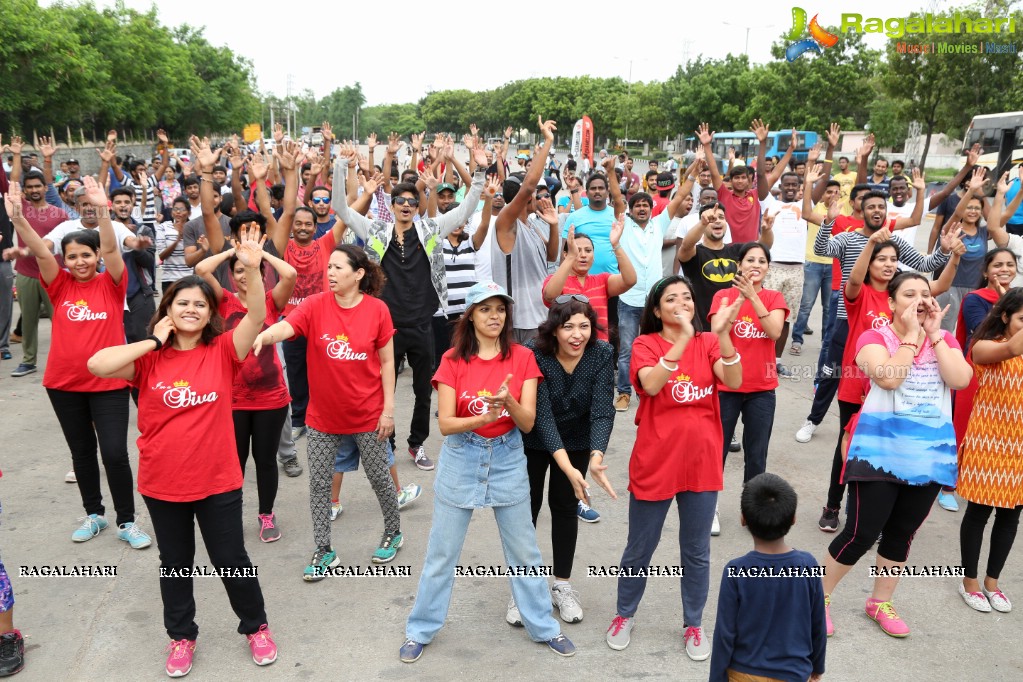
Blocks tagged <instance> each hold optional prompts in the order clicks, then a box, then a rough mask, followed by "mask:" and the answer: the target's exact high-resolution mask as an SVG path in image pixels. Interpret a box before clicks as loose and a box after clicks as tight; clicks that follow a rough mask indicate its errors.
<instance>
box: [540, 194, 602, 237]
mask: <svg viewBox="0 0 1023 682" xmlns="http://www.w3.org/2000/svg"><path fill="white" fill-rule="evenodd" d="M536 214H537V215H538V216H539V217H540V219H541V220H543V221H544V222H545V223H547V224H548V225H557V224H558V210H557V209H556V208H554V204H552V203H551V200H550V199H540V200H539V201H537V202H536ZM613 234H614V232H613V231H612V235H613ZM618 236H619V237H621V235H620V234H619V235H618ZM611 238H612V239H614V237H613V236H612V237H611ZM612 243H613V242H612Z"/></svg>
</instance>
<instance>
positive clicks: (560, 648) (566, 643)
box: [544, 635, 575, 657]
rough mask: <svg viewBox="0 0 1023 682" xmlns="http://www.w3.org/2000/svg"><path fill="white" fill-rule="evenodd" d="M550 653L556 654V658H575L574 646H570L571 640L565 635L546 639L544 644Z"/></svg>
mask: <svg viewBox="0 0 1023 682" xmlns="http://www.w3.org/2000/svg"><path fill="white" fill-rule="evenodd" d="M544 644H546V645H547V646H548V647H550V649H551V651H553V652H554V653H556V654H557V655H558V656H566V657H567V656H575V644H572V640H570V639H569V638H568V637H565V635H558V636H557V637H555V638H554V639H548V640H547V641H546V642H544Z"/></svg>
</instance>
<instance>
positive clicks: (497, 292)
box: [465, 282, 515, 307]
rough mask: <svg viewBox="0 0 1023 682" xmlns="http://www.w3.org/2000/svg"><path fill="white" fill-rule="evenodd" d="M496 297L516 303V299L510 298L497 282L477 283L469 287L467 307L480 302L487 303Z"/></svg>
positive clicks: (466, 300) (466, 295)
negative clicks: (486, 301) (489, 299)
mask: <svg viewBox="0 0 1023 682" xmlns="http://www.w3.org/2000/svg"><path fill="white" fill-rule="evenodd" d="M494 296H497V297H499V298H503V299H504V300H506V301H508V302H509V303H515V299H513V298H512V297H511V296H509V295H508V292H507V291H505V290H504V287H503V286H501V285H500V284H497V283H496V282H477V283H476V284H473V285H472V286H471V287H469V291H467V292H466V294H465V305H466V307H469V306H471V305H476V304H477V303H479V302H480V301H485V300H487V299H488V298H493V297H494Z"/></svg>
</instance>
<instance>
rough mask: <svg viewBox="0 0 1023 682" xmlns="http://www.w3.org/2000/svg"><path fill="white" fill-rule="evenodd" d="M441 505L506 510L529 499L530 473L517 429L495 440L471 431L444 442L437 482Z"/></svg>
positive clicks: (452, 436) (436, 490)
mask: <svg viewBox="0 0 1023 682" xmlns="http://www.w3.org/2000/svg"><path fill="white" fill-rule="evenodd" d="M433 492H434V494H435V495H436V496H437V499H439V500H440V501H441V502H444V503H445V504H449V505H451V506H453V507H459V508H461V509H481V508H485V507H507V506H510V505H513V504H519V503H521V502H524V501H526V500H528V499H529V474H528V473H527V472H526V453H525V451H524V450H523V449H522V434H521V433H520V432H519V430H518V429H512V430H511V431H509V432H508V433H506V434H504V435H502V436H497V437H496V438H484V437H483V436H480V435H478V434H476V433H474V432H472V431H468V432H466V433H455V434H452V435H450V436H448V437H446V438H445V439H444V444H443V445H442V446H441V451H440V463H439V464H438V465H437V476H436V478H435V480H434V489H433Z"/></svg>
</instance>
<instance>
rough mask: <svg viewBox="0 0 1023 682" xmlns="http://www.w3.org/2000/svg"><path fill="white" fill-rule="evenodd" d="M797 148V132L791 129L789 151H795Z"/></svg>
mask: <svg viewBox="0 0 1023 682" xmlns="http://www.w3.org/2000/svg"><path fill="white" fill-rule="evenodd" d="M798 146H799V131H797V130H796V129H795V128H793V129H792V137H790V138H789V149H795V148H796V147H798Z"/></svg>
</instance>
